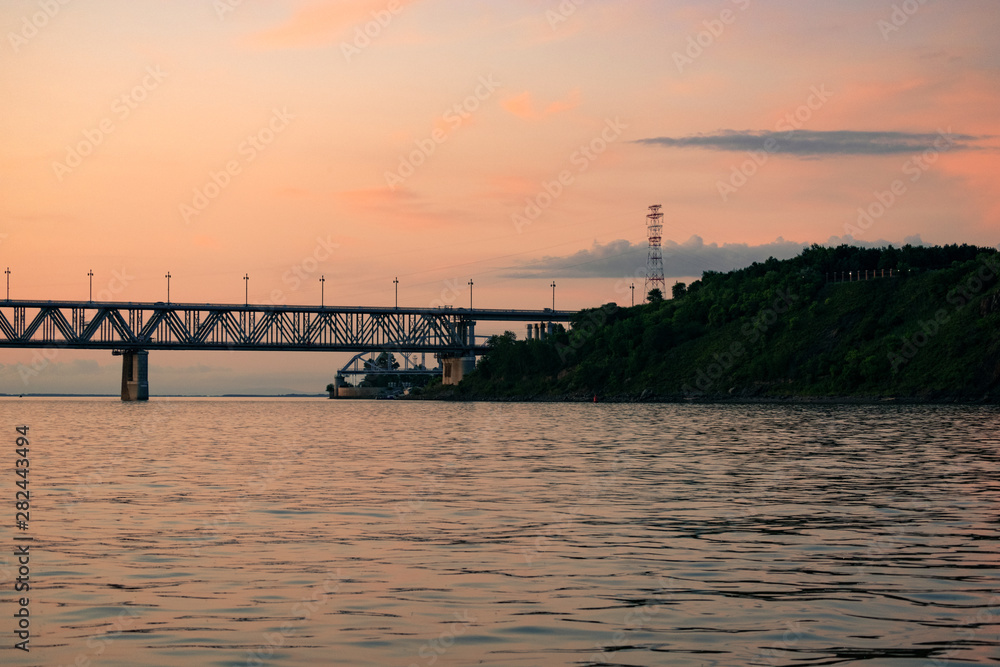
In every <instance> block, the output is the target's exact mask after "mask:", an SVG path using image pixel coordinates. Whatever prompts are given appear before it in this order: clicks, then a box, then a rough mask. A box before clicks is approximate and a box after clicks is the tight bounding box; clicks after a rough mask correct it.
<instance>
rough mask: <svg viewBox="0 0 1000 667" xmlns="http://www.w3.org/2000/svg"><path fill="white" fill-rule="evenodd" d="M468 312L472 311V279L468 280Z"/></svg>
mask: <svg viewBox="0 0 1000 667" xmlns="http://www.w3.org/2000/svg"><path fill="white" fill-rule="evenodd" d="M469 310H472V279H471V278H470V279H469Z"/></svg>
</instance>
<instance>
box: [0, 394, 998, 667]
mask: <svg viewBox="0 0 1000 667" xmlns="http://www.w3.org/2000/svg"><path fill="white" fill-rule="evenodd" d="M0 412H2V414H3V417H4V423H6V424H9V425H11V429H12V427H13V424H15V423H28V424H30V425H31V427H32V433H33V436H34V437H33V442H34V443H35V447H36V449H35V450H34V452H33V454H34V456H33V459H32V466H33V470H32V475H33V489H32V491H33V501H34V502H33V504H34V507H33V533H34V535H35V536H36V540H37V542H38V546H37V550H38V552H39V553H40V554H44V555H43V556H41V557H39V558H38V559H37V560H33V564H34V566H35V568H37V569H36V570H33V573H35V572H37V578H36V582H37V588H33V590H32V595H33V596H34V597H33V599H32V614H33V617H34V618H35V619H36V620H34V621H33V627H39V628H43V630H39V636H38V637H37V638H33V642H32V652H31V654H30V655H17V656H11V659H12V660H13V662H12V663H11V664H19V665H20V664H25V665H27V664H46V665H52V664H74V661H78V662H80V663H83V662H85V661H90V662H89V664H100V665H187V664H191V663H194V664H205V665H245V664H281V665H313V664H344V665H348V664H351V665H356V664H373V665H376V664H377V665H384V664H396V665H402V666H404V667H405V666H409V665H420V666H425V665H426V666H428V667H429V666H430V665H442V664H493V665H511V664H523V665H539V664H546V665H548V664H591V665H593V664H627V665H650V664H670V665H827V664H850V663H861V662H865V663H866V664H872V665H888V664H892V665H893V666H899V665H941V664H947V663H949V662H951V663H954V664H970V663H971V664H987V663H989V664H993V663H995V662H996V661H997V660H998V659H1000V648H998V637H997V628H998V625H997V609H998V607H1000V597H998V596H997V591H998V590H1000V586H998V558H997V556H998V531H997V521H996V517H997V516H998V509H1000V508H998V500H1000V485H998V484H997V482H996V471H997V462H998V461H997V460H998V450H1000V448H998V444H1000V442H998V439H997V435H996V434H997V430H998V429H997V427H998V413H997V411H996V409H995V408H970V407H905V406H904V407H898V406H893V407H857V406H852V407H786V406H736V407H734V406H677V405H610V404H597V405H594V404H582V405H548V404H543V405H522V404H475V405H442V404H426V403H407V402H332V401H303V400H295V401H281V400H272V401H268V400H174V401H165V400H160V401H153V402H151V403H149V404H147V405H137V404H121V403H119V402H117V401H102V400H47V401H42V400H32V401H12V400H6V401H0ZM6 563H7V565H6V566H7V567H8V568H9V565H10V559H9V557H8V560H7V561H6ZM3 567H4V561H2V560H0V568H3ZM4 578H5V580H10V578H9V577H7V576H6V575H5V577H4ZM7 599H8V600H9V597H8V598H7ZM35 624H37V625H35ZM10 653H11V652H8V655H9V654H10ZM6 661H7V657H6V656H5V664H6Z"/></svg>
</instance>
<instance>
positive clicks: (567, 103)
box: [500, 89, 580, 120]
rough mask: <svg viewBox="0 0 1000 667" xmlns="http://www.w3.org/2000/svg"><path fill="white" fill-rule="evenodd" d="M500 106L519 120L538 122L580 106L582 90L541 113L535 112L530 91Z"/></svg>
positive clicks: (552, 104)
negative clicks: (537, 120) (540, 119)
mask: <svg viewBox="0 0 1000 667" xmlns="http://www.w3.org/2000/svg"><path fill="white" fill-rule="evenodd" d="M500 105H501V106H502V107H503V108H504V109H505V110H506V111H507V112H509V113H511V114H513V115H515V116H517V117H518V118H524V119H525V120H536V119H539V118H544V117H545V116H552V115H555V114H558V113H563V112H564V111H570V110H572V109H575V108H576V107H578V106H580V90H579V89H576V90H573V91H572V92H570V94H569V95H568V96H567V97H566V99H563V100H556V101H555V102H551V103H550V104H549V105H548V106H547V107H545V109H544V110H543V111H541V112H538V111H535V102H534V99H533V98H532V95H531V93H530V92H528V91H524V92H523V93H521V94H520V95H515V96H514V97H509V98H507V99H506V100H503V101H502V102H501V103H500Z"/></svg>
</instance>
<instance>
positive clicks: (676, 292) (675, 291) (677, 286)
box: [670, 281, 687, 299]
mask: <svg viewBox="0 0 1000 667" xmlns="http://www.w3.org/2000/svg"><path fill="white" fill-rule="evenodd" d="M685 294H687V285H685V284H684V283H682V282H680V281H678V282H676V283H674V286H673V287H671V288H670V296H671V297H672V298H674V299H679V298H681V297H682V296H684V295H685Z"/></svg>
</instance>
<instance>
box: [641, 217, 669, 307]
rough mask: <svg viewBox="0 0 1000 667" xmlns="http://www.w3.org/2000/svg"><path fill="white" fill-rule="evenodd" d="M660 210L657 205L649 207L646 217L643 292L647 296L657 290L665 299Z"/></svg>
mask: <svg viewBox="0 0 1000 667" xmlns="http://www.w3.org/2000/svg"><path fill="white" fill-rule="evenodd" d="M660 208H661V206H660V205H659V204H656V205H654V206H650V207H649V214H648V215H647V216H646V232H647V234H648V236H649V252H648V253H647V254H646V286H645V288H644V291H645V293H646V294H649V293H650V292H651V291H652V290H653V289H658V290H660V294H662V295H663V296H664V297H666V283H665V281H664V280H663V250H662V249H661V241H662V240H663V213H661V212H660Z"/></svg>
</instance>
